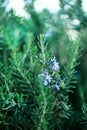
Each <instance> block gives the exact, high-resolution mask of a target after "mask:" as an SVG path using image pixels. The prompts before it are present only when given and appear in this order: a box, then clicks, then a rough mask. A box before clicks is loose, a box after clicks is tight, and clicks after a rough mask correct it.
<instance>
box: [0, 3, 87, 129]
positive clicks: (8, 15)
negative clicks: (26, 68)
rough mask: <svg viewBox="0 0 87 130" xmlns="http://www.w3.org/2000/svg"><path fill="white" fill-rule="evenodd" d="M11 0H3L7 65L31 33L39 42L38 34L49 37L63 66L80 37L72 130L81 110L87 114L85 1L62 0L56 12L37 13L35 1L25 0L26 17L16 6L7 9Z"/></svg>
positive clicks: (0, 13)
mask: <svg viewBox="0 0 87 130" xmlns="http://www.w3.org/2000/svg"><path fill="white" fill-rule="evenodd" d="M9 1H10V0H7V1H6V0H0V47H1V48H3V50H0V54H1V55H2V57H1V58H0V60H1V61H2V62H3V63H4V64H5V65H6V66H7V65H8V66H9V60H8V58H9V57H10V55H9V50H10V51H15V50H18V51H20V52H22V51H23V50H24V46H25V44H26V43H27V42H28V41H29V40H30V39H29V33H32V34H33V37H34V41H33V42H34V44H37V42H38V40H37V37H38V36H39V34H45V35H46V36H47V42H48V43H49V44H48V47H49V50H50V51H51V53H52V54H53V55H55V56H56V57H57V58H58V60H59V62H60V65H61V68H62V67H64V65H65V63H66V53H67V51H68V44H67V43H68V42H69V41H70V39H71V40H74V41H75V40H76V38H77V39H80V42H81V54H80V55H81V57H80V59H79V61H78V62H80V64H79V65H78V67H77V68H76V70H77V73H76V74H77V79H78V82H77V84H76V88H75V89H74V90H73V91H74V93H72V94H71V93H70V95H69V96H70V103H71V104H72V106H73V108H74V112H75V113H74V114H75V115H73V117H72V125H71V130H72V129H73V130H75V129H76V130H77V129H79V126H78V123H79V122H80V121H81V120H82V118H80V117H81V112H82V111H84V113H85V116H86V114H87V109H86V106H87V105H86V104H87V14H86V13H85V12H84V10H83V8H82V0H74V1H73V0H59V3H60V10H59V11H58V12H56V13H52V12H50V11H49V10H48V9H43V10H42V11H40V12H38V11H37V10H36V9H35V6H34V3H35V1H36V0H24V2H25V11H26V13H27V18H26V17H21V16H18V15H16V13H15V11H14V10H13V9H10V10H9V11H7V5H8V2H9ZM73 53H74V52H73ZM83 109H84V110H83ZM85 120H86V119H85ZM85 130H86V129H85Z"/></svg>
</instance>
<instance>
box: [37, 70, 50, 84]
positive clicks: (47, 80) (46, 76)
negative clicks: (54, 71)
mask: <svg viewBox="0 0 87 130" xmlns="http://www.w3.org/2000/svg"><path fill="white" fill-rule="evenodd" d="M39 77H41V78H42V80H43V84H44V85H45V86H47V85H48V84H49V83H50V82H51V81H52V77H51V76H50V75H49V73H48V72H47V70H45V71H44V72H43V73H42V74H40V75H39Z"/></svg>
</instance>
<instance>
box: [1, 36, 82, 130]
mask: <svg viewBox="0 0 87 130" xmlns="http://www.w3.org/2000/svg"><path fill="white" fill-rule="evenodd" d="M10 42H11V41H10ZM67 46H68V50H67V54H66V62H65V65H64V67H63V66H61V64H60V62H59V58H58V57H56V56H54V55H52V54H51V52H50V50H49V47H48V44H47V43H46V37H45V36H44V35H43V34H41V35H40V36H39V37H38V43H37V44H35V43H34V39H33V35H32V34H29V35H28V37H27V40H26V44H24V45H23V51H20V50H19V49H18V47H15V48H10V47H9V45H8V44H7V46H5V45H4V44H3V45H2V44H1V48H0V54H1V62H0V129H1V130H12V129H14V130H63V125H64V121H65V120H67V119H68V118H70V116H71V114H72V105H71V104H69V96H68V93H69V92H71V91H72V87H75V83H76V80H77V79H76V76H75V74H76V70H75V67H76V66H77V65H78V62H77V59H78V58H79V56H78V54H79V47H80V42H79V40H76V41H71V40H70V42H69V43H68V45H67ZM61 51H62V50H61ZM3 53H5V54H7V55H8V57H7V58H5V57H3ZM61 68H62V69H61Z"/></svg>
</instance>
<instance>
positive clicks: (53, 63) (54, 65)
mask: <svg viewBox="0 0 87 130" xmlns="http://www.w3.org/2000/svg"><path fill="white" fill-rule="evenodd" d="M50 68H51V69H52V70H54V71H56V70H59V69H60V66H59V63H58V62H57V61H56V57H53V58H52V59H51V64H50Z"/></svg>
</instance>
